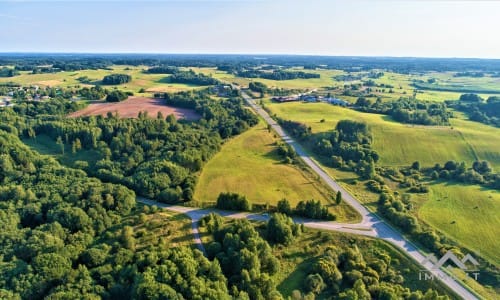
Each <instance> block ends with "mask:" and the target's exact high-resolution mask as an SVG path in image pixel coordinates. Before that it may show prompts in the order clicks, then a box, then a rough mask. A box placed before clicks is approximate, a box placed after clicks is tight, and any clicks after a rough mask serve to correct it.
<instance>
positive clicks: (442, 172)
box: [424, 160, 499, 189]
mask: <svg viewBox="0 0 500 300" xmlns="http://www.w3.org/2000/svg"><path fill="white" fill-rule="evenodd" d="M424 171H425V173H424V174H425V175H427V176H429V177H431V179H434V180H436V179H438V178H439V179H442V180H447V181H453V180H454V181H459V182H463V183H467V184H479V185H484V186H487V187H491V188H493V189H498V182H497V181H498V177H499V174H497V173H495V172H494V170H493V169H492V167H491V165H490V163H489V162H488V161H486V160H483V161H475V162H474V163H473V164H472V167H467V165H466V164H465V163H464V162H461V163H458V162H455V161H451V160H450V161H447V162H446V163H445V164H444V167H441V165H439V164H437V165H436V166H435V167H434V168H432V169H427V170H424Z"/></svg>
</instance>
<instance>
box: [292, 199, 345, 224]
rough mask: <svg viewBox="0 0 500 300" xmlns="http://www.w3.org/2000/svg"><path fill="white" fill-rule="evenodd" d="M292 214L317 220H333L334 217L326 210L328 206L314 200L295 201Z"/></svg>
mask: <svg viewBox="0 0 500 300" xmlns="http://www.w3.org/2000/svg"><path fill="white" fill-rule="evenodd" d="M294 214H296V215H297V216H300V217H305V218H309V219H318V220H335V219H336V217H335V215H333V214H332V213H330V212H329V211H328V207H326V206H323V205H321V202H319V201H314V200H307V201H300V202H299V203H297V207H296V208H295V211H294Z"/></svg>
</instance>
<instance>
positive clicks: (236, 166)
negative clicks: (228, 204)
mask: <svg viewBox="0 0 500 300" xmlns="http://www.w3.org/2000/svg"><path fill="white" fill-rule="evenodd" d="M275 141H276V138H275V137H274V136H273V134H271V133H269V132H268V131H267V127H266V126H265V125H264V123H263V122H260V123H259V124H258V125H256V126H255V127H253V128H251V129H250V130H248V131H247V132H244V133H243V134H241V135H239V136H237V137H235V138H233V139H232V140H230V141H228V142H227V143H226V144H225V145H224V146H223V147H222V150H221V151H220V152H219V153H217V154H216V155H215V157H213V158H212V159H211V160H210V161H209V162H208V163H207V164H206V165H205V167H204V168H203V170H202V172H201V175H200V179H199V182H198V185H197V186H196V189H195V196H194V198H195V199H197V200H198V201H202V202H203V201H208V202H214V201H216V199H217V196H218V195H219V194H220V193H221V192H236V193H239V194H242V195H245V196H246V197H247V198H248V200H249V201H250V202H252V203H257V204H266V203H268V204H270V205H275V204H276V203H277V202H278V201H279V200H281V199H283V198H286V199H288V200H289V201H290V203H291V205H292V206H295V205H296V204H297V202H298V201H300V200H309V199H315V200H320V201H321V202H323V203H325V204H331V202H330V201H329V199H330V197H331V191H330V190H329V189H328V188H327V187H325V186H323V185H322V184H321V183H320V182H318V181H317V180H316V179H315V178H310V176H309V174H305V173H304V171H302V170H300V169H298V168H297V167H294V166H292V165H287V164H284V163H282V162H281V160H282V158H281V157H280V156H279V154H278V153H276V149H277V147H276V146H275V144H274V143H275ZM330 210H331V211H332V213H335V214H336V215H337V217H338V220H343V221H348V220H349V221H352V220H353V219H354V218H356V215H355V213H354V212H353V211H352V209H351V208H350V207H349V206H347V205H344V204H341V205H340V206H331V207H330Z"/></svg>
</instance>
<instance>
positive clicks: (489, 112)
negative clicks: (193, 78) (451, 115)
mask: <svg viewBox="0 0 500 300" xmlns="http://www.w3.org/2000/svg"><path fill="white" fill-rule="evenodd" d="M462 98H464V99H465V100H463V99H462ZM448 103H449V104H448V105H450V106H452V107H453V108H456V109H457V110H460V111H463V112H465V113H466V114H467V115H468V116H469V119H471V120H472V121H476V122H481V123H484V124H488V125H493V126H496V127H500V97H497V96H491V97H489V98H488V100H487V101H486V102H483V99H482V98H481V97H479V96H478V95H475V94H464V95H462V96H460V101H449V102H448Z"/></svg>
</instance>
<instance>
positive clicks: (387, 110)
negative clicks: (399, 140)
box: [355, 97, 452, 125]
mask: <svg viewBox="0 0 500 300" xmlns="http://www.w3.org/2000/svg"><path fill="white" fill-rule="evenodd" d="M355 106H356V109H357V110H359V111H363V112H369V113H378V114H384V115H389V116H391V117H392V118H393V119H394V120H395V121H398V122H401V123H408V124H420V125H448V124H449V118H450V117H451V116H452V114H451V113H450V112H449V111H448V110H447V107H446V104H444V103H435V102H426V101H421V100H416V99H412V98H400V99H398V100H396V101H390V102H382V101H381V100H378V99H377V101H376V102H373V101H371V100H369V99H367V98H365V97H359V98H358V99H357V100H356V104H355Z"/></svg>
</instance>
